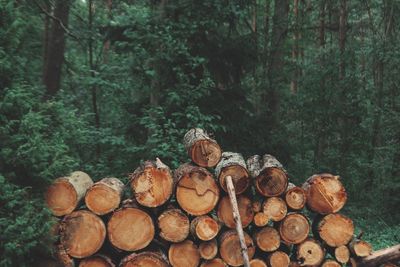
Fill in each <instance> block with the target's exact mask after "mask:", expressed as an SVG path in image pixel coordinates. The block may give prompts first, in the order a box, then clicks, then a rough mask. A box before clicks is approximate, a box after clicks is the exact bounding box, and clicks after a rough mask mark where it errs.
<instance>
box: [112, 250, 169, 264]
mask: <svg viewBox="0 0 400 267" xmlns="http://www.w3.org/2000/svg"><path fill="white" fill-rule="evenodd" d="M119 266H120V267H137V266H140V267H168V266H169V264H168V262H167V261H166V260H165V259H164V257H163V255H161V254H160V253H157V252H150V251H145V252H141V253H132V254H130V255H128V256H126V257H125V258H124V259H122V261H121V263H120V265H119Z"/></svg>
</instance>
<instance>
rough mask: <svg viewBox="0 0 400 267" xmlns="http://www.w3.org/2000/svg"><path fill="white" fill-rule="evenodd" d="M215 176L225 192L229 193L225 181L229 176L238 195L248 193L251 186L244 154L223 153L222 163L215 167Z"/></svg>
mask: <svg viewBox="0 0 400 267" xmlns="http://www.w3.org/2000/svg"><path fill="white" fill-rule="evenodd" d="M215 175H216V177H217V178H218V180H219V184H220V185H221V187H222V189H223V190H224V191H225V192H228V191H227V187H226V181H225V180H226V177H227V176H231V177H232V181H233V186H234V188H235V193H236V194H237V195H239V194H241V193H243V192H244V191H246V189H247V188H248V187H249V185H250V176H249V173H248V172H247V169H246V162H245V161H244V159H243V156H242V154H239V153H234V152H224V153H222V158H221V161H220V162H219V163H218V165H217V166H216V167H215Z"/></svg>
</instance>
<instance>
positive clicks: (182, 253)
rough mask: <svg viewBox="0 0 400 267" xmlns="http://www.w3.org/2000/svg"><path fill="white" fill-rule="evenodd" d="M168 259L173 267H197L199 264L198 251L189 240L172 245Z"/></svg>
mask: <svg viewBox="0 0 400 267" xmlns="http://www.w3.org/2000/svg"><path fill="white" fill-rule="evenodd" d="M168 258H169V262H170V263H171V265H172V266H173V267H192V266H193V267H197V266H198V265H199V263H200V253H199V249H198V248H197V246H196V245H195V244H194V243H193V241H191V240H185V241H183V242H180V243H174V244H172V245H171V246H170V248H169V251H168Z"/></svg>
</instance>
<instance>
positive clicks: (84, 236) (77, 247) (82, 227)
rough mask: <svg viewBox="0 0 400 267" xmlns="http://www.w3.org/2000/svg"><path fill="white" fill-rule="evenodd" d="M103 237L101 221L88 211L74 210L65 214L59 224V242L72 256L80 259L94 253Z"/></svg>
mask: <svg viewBox="0 0 400 267" xmlns="http://www.w3.org/2000/svg"><path fill="white" fill-rule="evenodd" d="M105 237H106V227H105V225H104V223H103V221H102V220H101V219H100V217H98V216H97V215H95V214H93V213H92V212H90V211H86V210H79V211H75V212H73V213H71V214H69V215H67V216H65V217H64V219H63V220H62V222H61V225H60V243H61V244H62V246H63V247H64V248H65V250H66V252H67V253H68V255H70V256H72V257H74V258H78V259H81V258H85V257H88V256H91V255H93V254H94V253H96V252H97V251H98V250H99V249H100V247H101V246H102V245H103V242H104V240H105Z"/></svg>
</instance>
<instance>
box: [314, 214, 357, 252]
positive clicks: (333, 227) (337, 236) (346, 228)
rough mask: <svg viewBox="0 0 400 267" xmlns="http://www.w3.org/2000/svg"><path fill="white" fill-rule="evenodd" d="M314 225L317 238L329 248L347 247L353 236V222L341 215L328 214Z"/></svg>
mask: <svg viewBox="0 0 400 267" xmlns="http://www.w3.org/2000/svg"><path fill="white" fill-rule="evenodd" d="M314 223H315V224H316V225H317V229H316V231H317V233H316V234H317V236H319V237H320V238H321V239H322V240H323V241H324V242H325V243H326V244H327V245H328V246H331V247H339V246H343V245H347V244H348V243H349V242H350V240H351V239H352V237H353V234H354V225H353V221H352V220H351V219H350V218H348V217H346V216H344V215H342V214H338V213H336V214H328V215H326V216H324V217H322V218H321V219H317V220H315V221H314Z"/></svg>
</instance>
